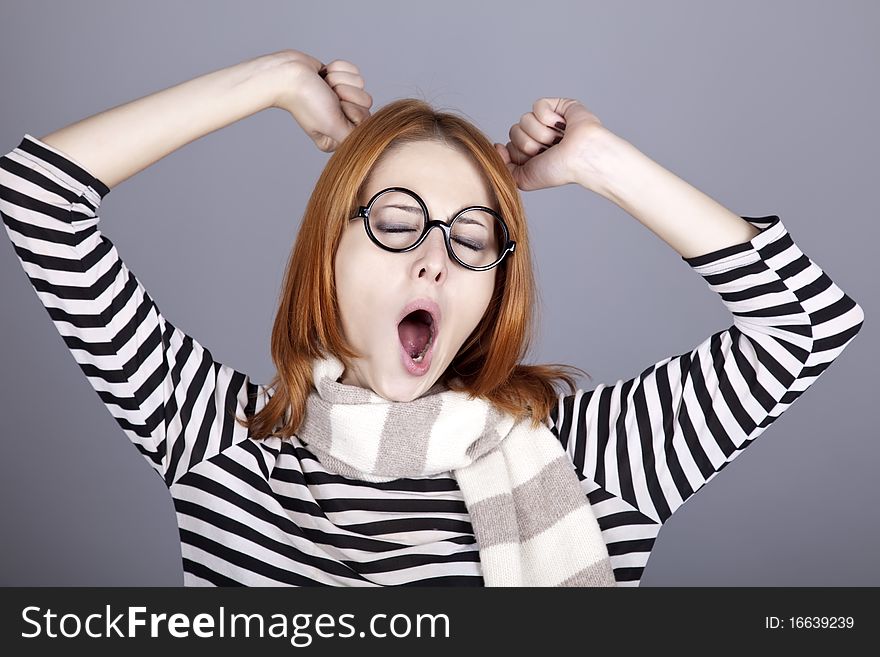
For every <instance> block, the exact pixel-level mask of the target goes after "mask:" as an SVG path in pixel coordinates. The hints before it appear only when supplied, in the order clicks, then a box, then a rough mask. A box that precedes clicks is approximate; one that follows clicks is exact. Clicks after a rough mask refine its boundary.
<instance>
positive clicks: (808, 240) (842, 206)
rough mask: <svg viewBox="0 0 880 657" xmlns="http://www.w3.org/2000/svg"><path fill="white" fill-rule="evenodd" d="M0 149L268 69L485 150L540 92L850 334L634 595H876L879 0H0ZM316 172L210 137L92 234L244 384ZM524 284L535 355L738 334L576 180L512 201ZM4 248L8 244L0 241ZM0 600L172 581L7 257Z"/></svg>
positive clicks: (589, 365)
mask: <svg viewBox="0 0 880 657" xmlns="http://www.w3.org/2000/svg"><path fill="white" fill-rule="evenodd" d="M0 11H2V16H0V79H2V89H3V97H2V120H0V144H2V147H0V152H4V153H5V152H8V151H9V150H12V149H13V148H14V147H15V146H16V145H17V144H18V142H19V141H20V139H21V138H22V136H23V135H24V133H25V132H29V133H31V134H33V135H34V136H36V137H39V136H42V135H44V134H46V133H48V132H50V131H52V130H54V129H57V128H59V127H62V126H63V125H67V124H68V123H71V122H73V121H76V120H78V119H81V118H84V117H85V116H88V115H90V114H93V113H96V112H99V111H101V110H104V109H106V108H109V107H112V106H115V105H118V104H121V103H124V102H127V101H129V100H133V99H134V98H137V97H140V96H143V95H146V94H148V93H152V92H154V91H158V90H159V89H162V88H165V87H168V86H171V85H173V84H177V83H178V82H182V81H184V80H187V79H190V78H192V77H195V76H197V75H200V74H203V73H207V72H209V71H212V70H215V69H217V68H221V67H224V66H227V65H231V64H234V63H236V62H238V61H241V60H243V59H246V58H249V57H253V56H256V55H259V54H263V53H267V52H272V51H275V50H279V49H281V48H286V47H290V48H296V49H299V50H303V51H305V52H308V53H309V54H311V55H313V56H315V57H317V58H319V59H322V60H323V61H325V62H327V61H331V60H333V59H337V58H340V59H348V60H350V61H353V62H355V63H356V64H357V65H358V66H359V67H360V69H361V72H362V73H363V75H364V78H365V80H366V85H367V90H368V91H369V92H370V93H371V94H372V95H373V98H374V106H373V109H374V110H376V109H378V108H379V107H381V106H382V105H384V104H386V103H387V102H389V101H391V100H394V99H396V98H401V97H405V96H416V97H422V98H425V99H427V100H429V101H431V102H432V103H434V104H435V105H437V106H439V107H440V108H443V109H447V108H451V109H457V110H460V111H461V112H464V113H465V114H466V115H467V116H468V117H469V118H471V119H472V120H473V121H474V122H475V123H476V124H477V125H478V126H479V127H480V128H481V129H483V130H484V131H485V132H486V133H487V134H488V135H489V137H490V138H491V139H492V140H493V141H501V142H506V141H507V140H508V136H507V135H508V130H509V128H510V126H511V125H512V124H513V123H515V122H517V121H518V120H519V117H520V115H521V114H522V113H524V112H527V111H529V110H530V109H531V105H532V103H533V102H534V101H535V100H536V99H537V98H539V97H542V96H564V97H572V98H577V99H578V100H580V101H582V102H583V103H585V104H586V105H587V106H588V107H589V108H590V109H591V110H593V111H594V112H595V113H596V114H597V115H598V116H599V118H600V119H601V120H602V121H603V122H604V124H605V125H606V126H607V127H609V128H610V129H611V130H612V131H614V132H616V133H617V134H619V135H621V136H622V137H624V138H625V139H627V140H629V141H631V142H632V143H633V144H635V145H636V146H637V147H638V148H639V149H641V150H642V151H643V152H645V153H646V154H647V155H649V156H650V157H652V158H653V159H655V160H656V161H658V162H659V163H660V164H662V165H663V166H665V167H666V168H668V169H670V170H671V171H673V172H674V173H676V175H678V176H680V177H682V178H683V179H685V180H687V181H688V182H690V183H691V184H693V185H694V186H696V187H698V188H699V189H701V190H703V191H704V192H706V193H707V194H709V195H710V196H712V197H713V198H715V199H716V200H718V201H719V202H720V203H722V204H723V205H725V206H727V207H729V208H731V209H732V210H733V211H734V212H736V213H738V214H740V215H746V216H764V215H769V214H778V215H779V216H780V217H781V218H782V220H783V222H784V223H785V225H786V227H787V228H788V229H789V231H790V233H791V235H792V237H793V238H794V239H795V241H796V242H797V244H798V245H799V246H800V248H801V249H802V250H803V251H804V253H806V254H807V255H808V256H810V257H811V258H813V259H814V261H815V262H816V263H817V264H818V265H819V266H820V267H821V268H823V269H824V271H825V272H826V273H827V274H828V275H829V276H830V277H831V278H832V280H834V282H835V283H837V284H838V285H839V286H840V287H841V288H842V289H843V290H844V291H846V292H847V293H848V294H849V295H850V296H852V297H853V298H854V299H855V300H856V301H858V302H859V303H860V304H861V305H862V307H863V308H864V310H865V314H866V316H867V320H866V322H865V328H864V329H863V330H862V332H861V333H860V334H859V336H858V337H857V338H856V339H855V341H854V342H853V343H852V344H851V345H850V346H849V348H848V349H847V350H846V351H845V352H844V353H843V355H842V356H841V357H840V358H839V359H838V360H837V362H835V363H834V364H833V365H832V366H831V367H830V368H829V369H828V370H827V371H826V372H825V373H824V374H823V375H822V376H821V377H820V378H819V380H818V381H817V382H816V383H815V385H814V386H813V387H812V388H811V389H810V390H809V391H807V392H806V393H805V394H804V395H803V396H802V397H801V398H800V400H798V402H797V403H796V404H794V406H792V407H791V408H790V409H789V410H788V411H787V412H786V413H785V414H784V415H783V416H782V417H781V418H780V419H779V420H777V421H776V422H775V423H774V424H773V425H772V427H770V428H769V429H768V430H767V431H766V432H765V433H764V434H763V435H762V436H761V438H760V439H759V440H758V441H756V442H755V444H753V445H752V446H751V447H749V448H748V449H747V450H746V451H745V452H743V453H742V454H741V455H740V456H739V457H737V458H736V460H735V462H734V463H732V464H731V465H730V466H729V467H728V468H726V470H725V471H724V473H723V474H722V475H720V476H719V477H717V478H715V479H714V480H713V482H712V483H711V485H709V486H706V487H705V488H704V489H701V490H700V491H699V492H698V494H697V495H696V496H694V497H693V498H691V499H690V500H689V501H688V502H687V503H686V504H685V505H684V506H682V507H681V508H680V509H679V510H678V511H677V512H676V514H675V515H674V516H673V517H672V518H671V519H670V520H669V521H668V523H667V525H666V527H664V528H663V530H662V531H661V533H660V536H659V539H658V542H657V545H656V547H655V548H654V552H653V555H652V557H651V559H650V561H649V563H648V566H647V569H646V571H645V575H644V578H643V580H642V585H643V586H657V585H667V586H678V585H698V586H728V585H731V586H732V585H756V586H781V585H795V586H801V585H814V586H837V585H839V586H862V585H875V586H876V585H878V584H880V566H878V564H877V559H876V557H877V554H878V553H880V505H878V497H880V484H878V477H877V476H876V472H875V469H876V464H877V462H878V452H880V449H878V441H877V433H878V432H877V428H876V426H877V425H876V416H875V413H874V412H872V410H870V409H876V399H875V397H876V395H875V393H874V391H875V390H876V384H875V381H876V366H877V355H878V350H877V346H876V344H877V338H878V334H877V331H878V326H880V322H878V320H877V317H880V314H878V310H877V309H878V304H877V287H876V280H877V267H876V259H877V255H876V244H877V238H878V229H877V200H876V199H877V196H876V195H877V174H878V165H877V153H878V151H880V139H878V137H880V131H878V128H877V123H876V117H877V112H878V108H877V99H878V93H877V84H876V80H877V63H878V61H880V52H878V50H880V48H878V43H877V39H876V34H877V31H878V27H880V21H878V14H880V11H878V4H877V3H873V2H852V1H850V2H839V1H838V2H834V3H831V2H823V3H818V2H801V1H798V2H794V1H787V2H764V1H761V2H743V1H742V0H737V1H736V2H648V1H640V2H614V3H611V2H585V1H583V0H580V1H578V2H541V3H537V4H535V3H516V4H514V3H512V2H473V1H468V2H450V1H445V2H443V3H442V4H437V3H416V2H370V3H360V2H338V1H335V2H322V3H317V2H311V3H299V2H268V1H264V2H252V1H249V2H205V1H199V2H192V1H190V2H171V1H169V0H163V1H157V0H152V1H151V2H149V3H147V2H137V3H135V2H115V1H114V2H111V1H109V0H107V1H103V2H101V1H95V0H92V1H79V2H75V3H74V2H47V1H46V0H40V1H32V0H29V1H28V2H8V1H4V2H2V4H0ZM328 158H329V155H328V154H326V153H322V152H320V151H319V150H318V149H317V148H316V147H315V146H314V145H313V143H312V142H311V141H310V140H309V139H308V138H307V137H306V135H305V134H304V133H303V132H302V131H301V129H300V128H299V126H298V125H296V123H295V122H294V121H293V120H292V119H291V117H290V115H288V114H287V113H285V112H283V111H281V110H271V111H266V112H262V113H260V114H257V115H255V116H252V117H249V118H247V119H244V120H243V121H240V122H238V123H236V124H234V125H232V126H230V127H229V128H227V129H225V130H221V131H218V132H215V133H213V134H211V135H208V136H207V137H205V138H204V139H201V140H198V141H196V142H194V143H192V144H189V145H188V146H186V147H184V148H182V149H180V150H179V151H177V152H175V153H173V154H172V155H170V156H169V157H167V158H165V159H164V160H162V161H161V162H160V163H158V164H157V165H156V166H153V167H151V168H150V169H148V170H146V171H145V172H143V173H141V174H140V175H138V176H136V177H134V178H132V179H130V180H128V181H126V182H124V183H123V184H121V185H120V186H119V187H117V188H116V189H114V190H113V191H112V192H111V193H110V195H109V196H108V197H107V198H106V199H105V200H104V203H103V205H102V209H101V218H102V223H101V225H100V227H101V230H102V232H103V233H104V234H105V235H106V236H107V237H108V238H109V239H110V240H112V241H113V242H114V244H115V245H116V246H117V249H118V251H119V253H120V255H121V256H122V258H123V259H124V260H125V262H126V264H127V265H128V266H129V267H130V269H131V270H132V271H133V272H134V273H135V274H136V275H137V276H138V277H139V279H140V280H141V282H142V283H143V284H144V286H145V287H146V288H147V290H148V291H149V292H150V294H151V296H152V297H153V298H154V299H155V300H156V302H157V303H158V305H159V307H160V309H161V310H162V312H163V313H164V314H165V315H166V316H167V317H168V318H169V320H170V321H171V322H172V323H174V324H175V325H177V326H180V327H181V328H182V329H184V330H185V331H187V332H188V333H189V334H190V335H192V336H194V337H195V338H196V339H197V340H199V341H200V342H201V343H202V344H204V345H205V346H206V347H208V348H209V349H211V351H212V353H213V355H214V357H215V358H216V359H217V360H219V361H221V362H224V363H226V364H228V365H230V366H232V367H235V368H236V369H239V370H241V371H244V372H247V373H249V374H250V375H251V376H252V378H253V379H254V381H257V382H267V381H268V380H269V378H270V376H271V374H272V373H273V367H272V362H271V359H270V357H269V350H268V345H269V335H270V330H271V325H272V319H273V315H274V312H275V307H276V302H277V295H278V292H279V289H280V283H281V276H282V273H283V268H284V264H285V261H286V258H287V256H288V253H289V249H290V247H291V245H292V243H293V240H294V237H295V234H296V231H297V228H298V225H299V220H300V218H301V216H302V211H303V209H304V208H305V204H306V201H307V199H308V197H309V194H310V192H311V190H312V188H313V186H314V183H315V181H316V180H317V177H318V175H319V173H320V171H321V169H322V167H323V166H324V165H325V163H326V161H327V159H328ZM523 198H524V202H525V205H526V209H527V211H528V214H529V218H530V226H531V230H532V231H533V232H532V237H533V241H534V247H535V257H536V261H537V266H538V272H537V273H538V277H539V283H540V286H541V294H542V297H541V302H542V303H541V307H540V308H541V323H540V333H539V335H538V337H537V340H536V342H535V349H534V350H533V352H532V355H531V357H530V358H529V361H531V362H566V363H571V364H574V365H577V366H579V367H582V368H584V369H585V370H586V371H588V372H590V373H591V374H592V375H593V377H594V378H593V381H592V382H590V380H588V379H585V380H581V381H580V384H581V386H582V387H585V388H589V387H593V385H595V384H596V383H599V382H607V383H613V382H615V381H617V380H618V379H621V378H629V377H633V376H636V375H637V374H638V373H639V372H641V371H642V370H643V369H644V368H645V367H646V366H648V365H650V364H652V363H654V362H656V361H658V360H660V359H662V358H664V357H666V356H669V355H672V354H680V353H683V352H685V351H688V350H690V349H691V348H692V347H694V346H695V345H696V344H698V343H699V342H701V341H702V340H703V339H705V338H706V337H708V336H709V335H710V334H711V333H713V332H715V331H718V330H721V329H724V328H726V327H727V326H729V325H730V324H731V321H732V320H731V316H730V314H729V313H728V311H727V310H726V308H725V307H724V306H723V304H722V303H721V301H720V298H719V297H718V296H717V295H715V294H714V293H713V292H711V291H710V290H709V288H708V286H707V285H706V283H705V281H703V279H702V278H701V277H700V276H699V275H697V274H696V273H695V272H694V271H692V270H691V269H690V268H689V267H688V266H687V265H686V264H685V263H684V262H683V261H682V260H681V259H680V258H679V256H678V254H677V253H676V252H674V251H673V250H672V249H670V248H669V247H668V246H667V245H666V244H665V243H664V242H662V241H661V240H660V239H659V238H657V237H656V236H654V234H653V233H651V232H650V231H648V230H647V229H645V228H644V227H643V226H642V225H641V224H639V223H638V222H637V221H636V220H635V219H633V218H632V217H631V216H630V215H628V214H627V213H626V212H624V211H623V210H621V209H620V208H618V207H617V206H616V205H614V204H613V203H611V202H609V201H607V200H605V199H603V198H601V197H600V196H598V195H596V194H593V193H592V192H589V191H588V190H585V189H583V188H581V187H578V186H576V185H568V186H566V187H557V188H554V189H550V190H541V191H537V192H525V193H523ZM3 234H4V237H5V232H4V233H3ZM0 242H2V243H0V294H2V309H3V310H2V314H0V318H2V319H0V322H2V326H0V330H2V336H3V340H2V341H0V349H2V367H0V377H2V379H0V381H2V386H3V389H2V396H0V400H2V401H0V403H2V409H0V410H2V415H3V419H4V426H5V428H4V430H3V437H2V441H0V450H2V451H0V469H2V472H0V500H2V506H0V523H2V528H3V541H2V548H0V549H2V554H0V564H2V565H0V584H3V585H95V586H100V585H112V586H115V585H179V584H182V582H183V574H182V568H181V563H180V546H179V540H178V536H177V527H176V523H175V516H174V509H173V506H172V503H171V499H170V496H169V495H168V492H167V490H166V489H165V487H164V485H163V483H162V482H161V481H160V479H159V478H158V477H157V476H156V474H155V473H154V472H153V471H152V470H151V469H150V468H149V466H147V465H146V463H145V462H144V460H143V457H142V456H141V455H140V454H139V453H138V452H137V451H136V450H135V449H134V447H133V446H132V445H131V444H130V443H129V441H128V440H127V439H126V437H125V434H124V433H122V431H121V430H120V429H119V428H118V426H117V424H116V423H115V421H114V420H113V418H112V416H111V415H110V414H109V412H108V411H107V410H106V409H105V408H104V407H103V405H102V404H101V402H100V400H99V399H98V397H97V395H96V393H95V392H94V390H93V389H92V388H91V386H90V385H89V384H88V381H87V380H86V379H85V377H84V376H83V374H82V372H81V371H80V369H79V368H78V367H77V366H76V364H75V362H74V361H73V358H72V356H71V355H70V353H69V352H68V351H67V348H66V347H65V345H64V343H63V341H62V340H61V338H60V336H59V335H58V333H57V331H56V329H55V327H54V326H53V325H52V323H51V321H50V319H49V317H48V315H47V313H46V310H45V309H44V308H43V306H42V305H41V304H40V302H39V299H38V298H37V296H36V293H35V292H34V290H33V289H32V287H31V286H30V284H29V282H28V280H27V278H26V276H25V275H24V272H23V270H22V268H21V265H20V263H19V261H18V259H17V258H16V257H15V253H14V251H13V249H12V245H11V244H10V243H9V241H8V239H5V238H4V239H3V240H0Z"/></svg>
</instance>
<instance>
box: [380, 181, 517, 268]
mask: <svg viewBox="0 0 880 657" xmlns="http://www.w3.org/2000/svg"><path fill="white" fill-rule="evenodd" d="M425 223H427V219H426V217H425V213H424V212H423V211H422V208H421V206H420V205H419V203H418V201H416V199H415V198H414V197H413V196H412V195H410V194H407V193H406V192H400V191H390V192H385V193H384V194H382V195H381V196H379V197H378V198H376V200H375V201H374V203H373V206H372V208H371V209H370V230H371V231H372V233H373V235H374V236H375V237H376V239H378V240H379V241H380V242H381V243H382V244H384V245H385V246H387V247H389V248H392V249H405V248H407V247H408V246H412V245H413V244H415V243H416V241H417V240H418V239H419V237H421V235H422V231H424V229H425ZM504 242H505V240H504V227H503V225H502V224H501V222H500V221H499V220H498V218H497V217H495V215H493V214H491V213H489V212H485V211H483V210H468V211H467V212H465V213H464V214H462V215H460V216H459V217H458V218H457V219H456V220H455V221H454V222H453V224H452V227H451V235H450V243H451V246H452V250H453V251H454V252H455V255H456V256H457V257H458V258H459V259H460V260H462V261H463V262H465V263H466V264H468V265H470V266H472V267H484V266H486V265H491V264H493V263H494V262H495V261H497V260H498V257H499V255H500V254H501V251H502V250H503V248H504Z"/></svg>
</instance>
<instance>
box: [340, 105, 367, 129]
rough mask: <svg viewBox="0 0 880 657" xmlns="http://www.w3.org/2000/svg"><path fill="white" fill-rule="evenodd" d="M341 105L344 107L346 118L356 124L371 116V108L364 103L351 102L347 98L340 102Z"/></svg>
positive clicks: (343, 111)
mask: <svg viewBox="0 0 880 657" xmlns="http://www.w3.org/2000/svg"><path fill="white" fill-rule="evenodd" d="M339 107H340V108H341V109H342V113H343V114H345V118H347V119H348V120H349V121H351V122H352V123H354V124H355V125H357V124H359V123H360V122H361V121H363V120H365V119H367V118H369V116H370V110H368V109H367V108H366V107H364V106H363V105H358V104H357V103H351V102H349V101H347V100H342V101H340V102H339Z"/></svg>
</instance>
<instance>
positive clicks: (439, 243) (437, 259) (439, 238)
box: [415, 226, 449, 281]
mask: <svg viewBox="0 0 880 657" xmlns="http://www.w3.org/2000/svg"><path fill="white" fill-rule="evenodd" d="M415 252H416V254H418V255H417V257H416V261H415V268H416V272H417V275H418V276H419V277H420V278H421V277H422V276H427V277H428V278H429V279H433V280H435V281H439V280H441V277H443V278H445V276H446V271H447V268H448V266H449V254H448V253H447V252H446V242H445V241H444V240H443V231H442V230H441V229H440V228H438V227H436V226H434V227H433V228H432V229H431V230H429V231H428V234H427V235H426V236H425V241H424V242H422V243H421V244H419V248H417V249H416V251H415Z"/></svg>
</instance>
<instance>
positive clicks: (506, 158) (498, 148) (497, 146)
mask: <svg viewBox="0 0 880 657" xmlns="http://www.w3.org/2000/svg"><path fill="white" fill-rule="evenodd" d="M495 150H496V151H498V154H499V155H500V156H501V159H502V160H504V164H510V153H508V152H507V149H506V148H505V147H504V144H495Z"/></svg>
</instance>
